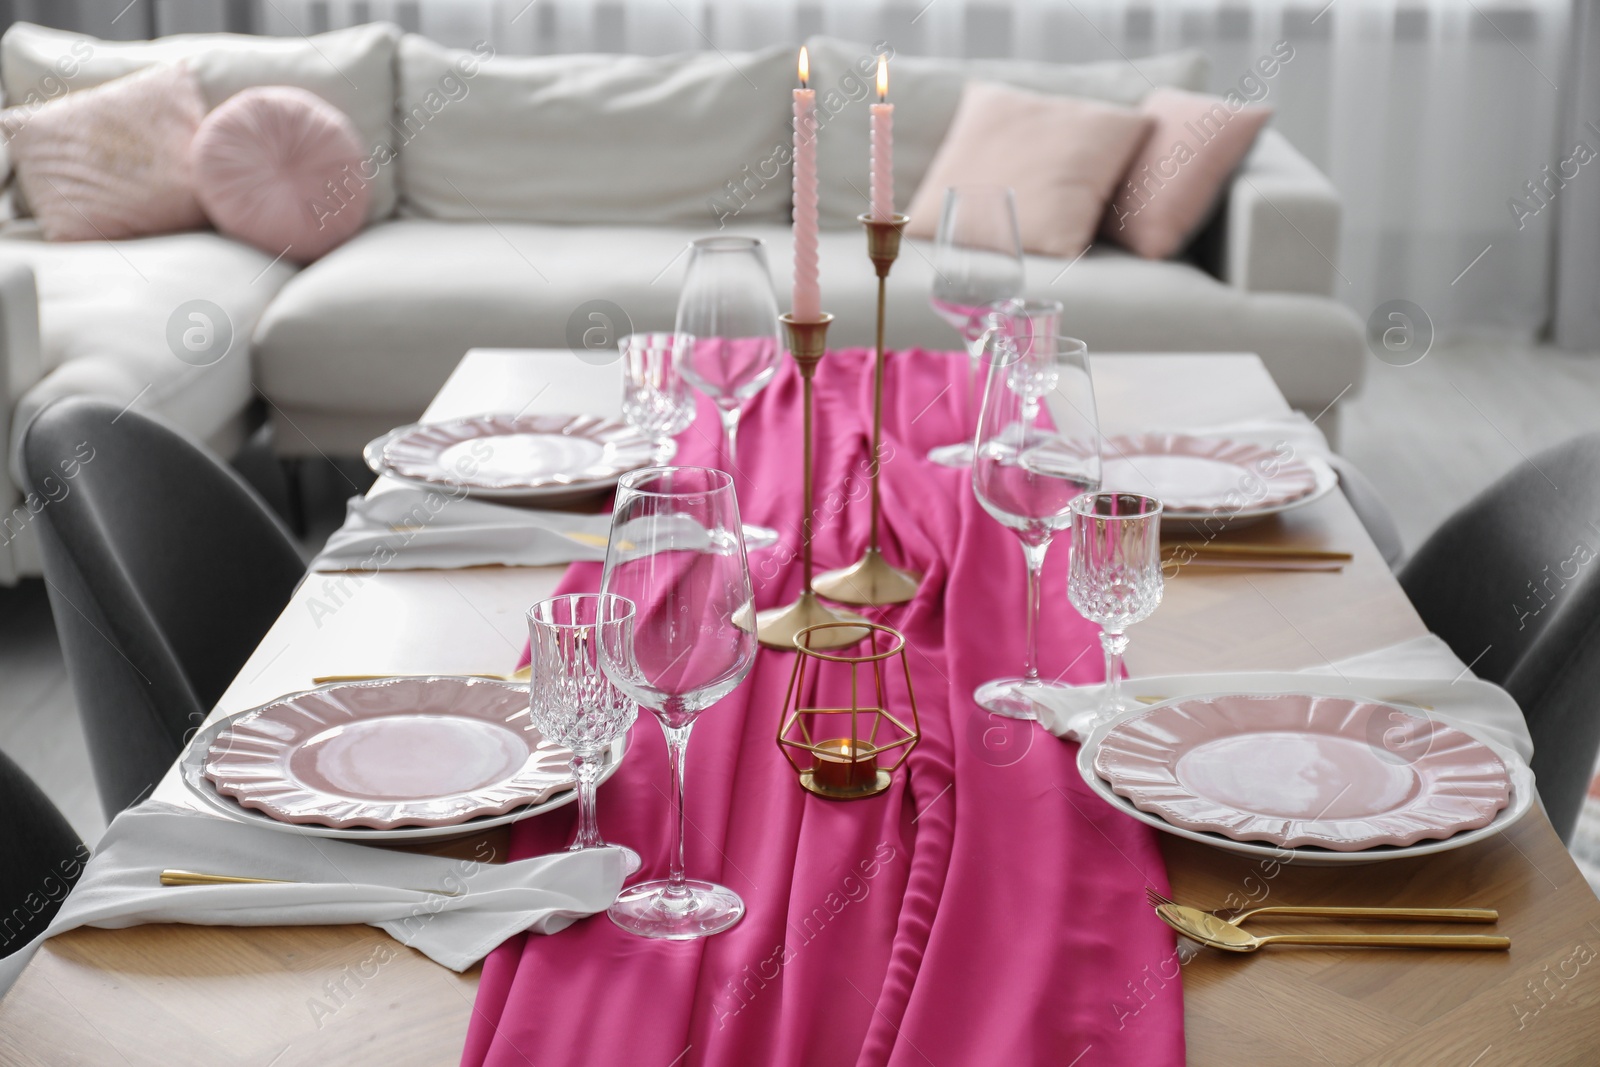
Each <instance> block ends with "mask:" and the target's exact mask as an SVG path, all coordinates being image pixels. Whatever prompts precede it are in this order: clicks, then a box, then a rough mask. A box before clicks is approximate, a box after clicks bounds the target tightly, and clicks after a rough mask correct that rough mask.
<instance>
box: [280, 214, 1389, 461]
mask: <svg viewBox="0 0 1600 1067" xmlns="http://www.w3.org/2000/svg"><path fill="white" fill-rule="evenodd" d="M729 232H739V233H745V234H748V235H750V236H754V237H759V238H762V239H763V240H764V241H766V242H767V244H768V258H769V262H770V265H771V268H772V274H773V281H774V284H775V285H776V287H777V291H778V294H779V306H780V307H787V306H788V294H789V284H790V277H791V271H790V255H791V253H790V245H789V231H788V228H787V227H784V226H749V227H741V228H740V229H739V230H737V231H732V230H730V231H729ZM700 236H704V231H703V230H699V229H672V228H666V227H625V226H586V227H566V226H549V225H534V224H526V223H495V224H493V225H490V224H486V223H476V224H474V223H446V222H438V221H432V220H422V219H397V220H394V221H391V222H387V223H384V224H382V225H379V226H374V227H371V228H369V229H367V230H366V231H364V232H363V233H361V234H359V235H358V236H356V237H355V238H354V239H353V240H351V241H350V242H348V243H347V244H345V245H343V246H341V247H340V248H338V249H336V250H334V251H333V252H332V253H331V254H329V255H328V256H326V257H324V258H323V259H321V260H319V261H318V262H316V263H314V264H312V265H311V266H309V267H307V268H305V269H304V270H303V271H301V272H300V273H299V274H298V275H296V276H295V277H294V278H293V279H292V280H291V281H290V282H289V283H288V284H287V285H286V286H284V289H283V292H282V293H281V294H280V295H279V297H278V298H277V299H276V300H275V301H274V302H273V303H272V305H271V307H269V308H268V309H267V313H266V315H265V316H263V318H262V321H261V325H260V327H259V328H258V330H257V333H256V339H255V361H256V368H257V376H258V382H259V384H260V387H261V389H262V391H263V392H264V393H265V394H266V395H267V396H268V398H269V399H271V400H272V401H273V402H274V404H276V405H279V406H280V407H281V408H282V409H284V410H286V411H288V412H291V413H296V412H299V413H305V416H306V422H307V427H308V428H307V429H306V432H307V433H308V434H311V435H312V436H313V439H316V437H317V435H316V434H315V433H314V432H313V431H312V430H311V429H309V425H310V423H311V422H312V421H315V422H316V423H317V424H318V425H322V426H331V425H335V424H336V423H335V422H334V421H333V420H331V419H324V418H322V416H330V417H331V416H340V415H349V416H367V418H365V419H364V420H363V421H362V423H361V425H362V429H361V431H360V432H362V433H366V432H367V431H369V430H371V431H372V432H374V433H375V432H379V431H381V430H382V429H385V428H386V426H385V425H384V422H385V420H388V423H389V424H393V423H398V422H403V421H406V420H408V419H414V418H416V417H417V416H419V415H420V414H421V412H422V410H423V408H424V407H426V405H427V403H428V401H429V400H430V399H431V398H432V397H433V395H434V393H435V392H437V391H438V389H439V387H440V386H441V385H442V384H443V383H444V380H445V379H446V378H447V377H448V376H449V373H450V371H451V370H452V369H453V368H454V367H455V365H456V363H457V362H458V361H459V360H460V359H461V356H462V354H463V353H464V352H465V351H466V350H467V349H469V348H474V347H508V348H520V347H528V348H552V349H566V348H567V347H568V343H569V342H568V337H569V331H573V333H574V334H576V335H581V333H582V332H583V330H584V329H585V328H587V327H589V326H591V325H593V320H591V319H589V317H588V312H589V310H590V309H591V306H592V302H594V301H597V300H603V301H609V302H611V303H613V304H615V305H617V306H618V307H620V308H621V309H622V310H623V311H624V312H625V313H626V315H627V318H628V320H629V323H631V327H632V328H633V329H636V330H666V329H671V328H672V325H673V319H674V316H675V312H676V306H677V294H678V287H679V285H680V284H681V281H682V277H683V268H684V260H685V258H686V257H685V255H684V252H685V249H686V247H687V244H688V242H689V241H690V240H691V239H692V238H695V237H700ZM821 257H822V278H823V290H822V303H823V307H824V308H825V309H826V310H828V311H831V312H833V314H834V316H835V323H834V326H833V328H832V330H831V331H830V333H829V338H828V339H829V342H830V343H832V344H833V345H835V346H848V345H867V344H870V343H871V341H872V334H873V327H874V316H875V306H876V293H877V290H876V281H875V277H874V274H873V269H872V264H871V262H870V261H869V260H868V259H867V256H866V251H865V243H864V238H863V237H862V234H861V233H860V232H859V231H857V232H854V233H851V232H846V231H831V232H825V233H823V235H822V242H821ZM1027 269H1028V287H1029V291H1030V293H1031V294H1032V295H1035V296H1050V297H1054V298H1056V299H1059V300H1062V301H1063V302H1064V303H1065V305H1066V315H1065V318H1064V320H1063V321H1064V322H1065V323H1066V324H1067V329H1069V330H1070V331H1071V332H1073V333H1074V334H1077V335H1078V336H1081V337H1083V338H1084V340H1086V341H1087V342H1088V343H1089V346H1090V351H1091V352H1095V351H1102V352H1109V351H1174V350H1176V351H1190V350H1192V351H1212V352H1218V351H1230V352H1257V353H1259V354H1260V355H1261V356H1262V358H1263V359H1264V360H1265V361H1266V363H1267V367H1268V369H1269V370H1271V371H1272V373H1273V376H1274V377H1275V378H1276V379H1277V381H1278V384H1279V386H1280V387H1281V388H1282V389H1283V390H1284V392H1285V394H1286V395H1287V396H1288V398H1289V400H1290V402H1291V403H1294V404H1296V405H1297V406H1300V407H1310V408H1311V409H1312V410H1313V412H1315V411H1316V410H1319V409H1320V408H1321V407H1322V406H1323V405H1324V404H1327V403H1328V402H1330V401H1332V400H1333V399H1334V398H1335V397H1336V396H1338V395H1339V393H1340V392H1341V391H1342V390H1343V389H1345V388H1346V387H1347V386H1349V385H1350V384H1351V383H1353V382H1358V381H1359V380H1360V376H1361V368H1362V353H1363V347H1362V334H1361V328H1360V324H1359V322H1357V321H1356V320H1355V317H1354V315H1353V313H1351V312H1350V311H1349V310H1348V309H1345V308H1343V307H1342V306H1340V305H1338V304H1335V303H1333V302H1332V301H1330V300H1327V299H1325V298H1318V297H1310V296H1301V295H1293V294H1277V293H1273V294H1260V293H1246V292H1242V291H1240V290H1237V289H1233V288H1230V287H1228V286H1225V285H1223V284H1222V283H1221V282H1219V281H1217V280H1216V279H1215V278H1213V277H1211V276H1210V275H1208V274H1205V273H1204V272H1202V271H1201V270H1199V269H1198V268H1196V267H1194V266H1191V265H1189V264H1186V263H1181V262H1175V261H1166V262H1151V261H1148V260H1142V259H1139V258H1138V257H1136V256H1133V255H1131V254H1129V253H1127V252H1124V251H1121V250H1117V249H1112V248H1105V247H1101V246H1097V247H1096V248H1094V249H1092V250H1091V251H1090V252H1089V253H1088V254H1086V255H1085V256H1083V258H1081V259H1079V260H1078V261H1076V262H1073V261H1070V260H1063V259H1053V258H1048V257H1043V256H1030V257H1029V258H1028V264H1027ZM932 277H933V267H932V249H931V247H930V246H929V244H928V242H925V241H910V240H908V241H906V242H905V246H904V250H903V251H902V253H901V255H900V258H899V260H898V262H897V263H896V264H895V267H894V271H893V273H891V274H890V276H889V303H888V340H889V344H890V345H891V346H893V347H895V348H908V347H922V348H936V349H956V348H959V347H960V342H959V341H958V340H957V338H956V335H955V333H954V332H953V331H952V330H951V329H950V328H949V326H947V325H946V324H945V323H944V322H943V321H942V320H940V319H939V318H938V317H937V316H935V315H934V314H933V312H932V311H931V310H930V309H929V307H928V291H929V287H930V283H931V281H932ZM574 325H575V326H576V329H575V330H574V329H573V327H574ZM626 328H628V327H627V325H622V324H619V325H618V326H617V329H619V330H623V329H626ZM573 358H574V359H577V356H574V357H573ZM591 358H592V357H591ZM823 373H826V370H824V371H823ZM297 417H298V416H297ZM352 436H353V435H352ZM369 436H370V434H369ZM324 440H326V439H324ZM359 444H360V441H356V440H353V439H350V440H345V441H343V443H342V444H340V446H339V450H340V451H343V452H347V453H349V452H352V451H354V450H355V448H357V447H359ZM323 447H325V448H326V447H327V445H326V444H324V445H323Z"/></svg>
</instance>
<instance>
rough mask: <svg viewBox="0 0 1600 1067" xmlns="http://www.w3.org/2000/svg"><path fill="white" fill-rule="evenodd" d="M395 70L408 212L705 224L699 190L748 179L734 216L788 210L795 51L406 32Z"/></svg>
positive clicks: (707, 194)
mask: <svg viewBox="0 0 1600 1067" xmlns="http://www.w3.org/2000/svg"><path fill="white" fill-rule="evenodd" d="M399 69H400V97H399V107H398V109H397V112H396V118H395V123H396V127H397V131H396V132H397V134H399V136H400V137H401V138H402V145H401V148H400V161H399V167H400V191H401V197H402V200H403V202H404V205H405V208H406V210H407V211H409V212H411V213H414V214H417V215H420V216H424V217H427V218H435V219H449V220H455V221H468V222H478V221H480V220H482V219H485V218H488V219H493V220H496V221H499V220H513V221H520V222H583V223H602V224H604V223H654V224H658V225H673V224H679V225H701V226H705V225H710V226H714V225H715V224H716V219H717V214H716V212H715V211H714V209H713V208H712V207H710V206H709V204H708V202H709V201H710V200H712V198H714V197H719V196H720V197H723V198H724V199H725V198H726V197H727V192H726V185H727V183H729V182H736V183H744V182H746V181H749V182H750V188H752V189H753V190H755V191H754V192H753V193H752V194H751V199H752V203H751V204H750V206H749V207H748V208H746V209H745V210H744V211H743V212H741V213H740V217H739V218H740V222H741V223H745V222H759V221H769V222H770V221H781V220H783V219H785V218H787V217H788V212H789V178H788V170H787V169H784V168H782V160H783V159H787V151H786V148H785V146H787V145H788V144H789V142H790V135H789V125H788V123H789V116H790V94H789V90H790V89H791V88H792V87H793V85H794V81H795V60H794V52H793V50H790V49H785V48H769V49H765V50H763V51H760V52H747V53H734V54H724V53H721V52H703V53H691V54H684V55H676V56H612V55H578V56H517V57H500V56H496V57H492V58H489V59H480V58H479V57H478V56H477V55H475V54H473V53H471V52H464V51H459V50H455V49H448V48H444V47H441V46H440V45H437V44H434V43H433V42H432V41H429V40H428V39H427V38H424V37H419V36H415V35H410V34H408V35H407V36H406V37H405V38H404V39H403V40H402V41H401V43H400V68H399ZM469 70H470V71H472V72H473V73H472V74H471V75H470V76H466V72H467V71H469ZM441 86H446V87H448V88H441ZM780 149H785V154H784V155H783V157H782V158H781V159H777V160H774V155H775V153H777V152H778V151H779V150H780ZM764 164H765V165H766V175H767V176H766V177H765V178H762V179H751V178H749V175H747V174H746V172H745V170H744V169H743V168H746V167H748V168H749V171H750V173H752V174H754V173H757V172H758V171H759V170H760V169H761V168H762V167H763V165H764Z"/></svg>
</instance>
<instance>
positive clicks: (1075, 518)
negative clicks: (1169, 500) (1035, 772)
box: [1067, 493, 1165, 737]
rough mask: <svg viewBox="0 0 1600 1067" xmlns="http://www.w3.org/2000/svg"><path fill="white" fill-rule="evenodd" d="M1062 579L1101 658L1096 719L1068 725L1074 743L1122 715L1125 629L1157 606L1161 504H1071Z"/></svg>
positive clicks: (1108, 497)
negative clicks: (1093, 629)
mask: <svg viewBox="0 0 1600 1067" xmlns="http://www.w3.org/2000/svg"><path fill="white" fill-rule="evenodd" d="M1067 574H1068V577H1067V597H1068V599H1070V600H1071V601H1072V606H1073V607H1075V608H1077V609H1078V614H1080V615H1082V616H1083V617H1084V618H1086V619H1088V620H1089V621H1090V622H1097V623H1099V624H1100V628H1101V632H1100V644H1101V645H1102V646H1103V647H1104V649H1105V653H1106V684H1105V688H1104V689H1103V690H1101V697H1100V710H1099V713H1098V714H1091V715H1090V716H1088V717H1087V718H1088V721H1087V722H1086V723H1085V724H1083V725H1082V726H1080V725H1079V724H1078V723H1077V722H1074V723H1073V724H1072V726H1073V729H1074V731H1075V732H1076V733H1077V734H1078V736H1079V737H1087V736H1088V735H1089V733H1090V731H1092V730H1093V729H1094V728H1095V726H1097V725H1099V724H1100V723H1103V722H1105V721H1106V720H1107V719H1109V718H1111V717H1112V716H1113V715H1116V714H1117V713H1118V712H1119V711H1121V710H1122V654H1123V653H1124V652H1125V651H1127V648H1128V634H1127V630H1128V627H1130V626H1132V625H1133V624H1134V623H1136V622H1142V621H1143V620H1145V619H1147V618H1149V617H1150V614H1151V612H1153V611H1155V610H1156V607H1157V605H1159V604H1160V603H1161V594H1162V591H1163V589H1164V585H1165V583H1164V581H1163V579H1162V575H1161V501H1159V500H1157V499H1155V498H1154V497H1148V496H1140V495H1138V494H1137V493H1090V494H1088V495H1086V496H1081V497H1079V498H1078V499H1077V500H1075V501H1073V503H1072V560H1071V563H1070V564H1069V566H1068V571H1067ZM1079 718H1084V716H1080V717H1079Z"/></svg>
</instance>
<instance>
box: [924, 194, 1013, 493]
mask: <svg viewBox="0 0 1600 1067" xmlns="http://www.w3.org/2000/svg"><path fill="white" fill-rule="evenodd" d="M1022 284H1023V272H1022V235H1021V231H1020V230H1019V229H1018V227H1017V204H1016V196H1015V195H1014V194H1013V193H1012V191H1011V190H1010V189H1008V188H1006V187H1005V186H1003V185H957V186H952V187H951V188H949V189H946V190H945V191H944V210H943V213H942V214H941V215H940V216H939V229H938V230H937V232H936V235H935V237H934V246H933V291H932V293H931V295H930V297H929V303H930V304H932V305H933V310H934V312H935V313H936V314H937V315H938V316H939V317H940V318H942V319H944V320H945V321H946V322H948V323H949V324H950V325H951V326H952V327H954V329H955V331H956V332H957V333H958V334H960V335H961V339H962V341H964V342H965V343H966V347H967V356H968V365H967V393H968V396H969V398H971V397H972V393H973V392H974V391H975V390H976V389H978V388H981V387H982V382H981V381H980V380H979V376H980V371H981V369H982V368H981V365H982V360H983V339H984V335H985V333H986V332H987V331H988V330H989V328H990V327H991V326H992V325H993V319H992V307H991V305H993V304H995V303H997V302H999V301H1003V300H1011V299H1014V298H1016V297H1020V296H1021V295H1022ZM973 399H975V398H973ZM962 428H963V429H964V430H966V431H967V437H966V439H965V440H962V441H958V442H956V443H955V444H949V445H940V446H939V447H937V448H935V449H932V450H931V451H929V453H928V458H929V459H930V460H932V461H933V462H934V463H937V464H939V465H940V466H944V467H966V466H970V465H971V463H972V435H971V430H972V427H971V426H970V425H967V426H964V427H962Z"/></svg>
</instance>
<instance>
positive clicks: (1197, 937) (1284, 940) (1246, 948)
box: [1156, 904, 1511, 952]
mask: <svg viewBox="0 0 1600 1067" xmlns="http://www.w3.org/2000/svg"><path fill="white" fill-rule="evenodd" d="M1156 914H1157V915H1159V916H1161V921H1162V922H1164V923H1166V924H1167V925H1168V926H1170V927H1172V928H1173V929H1174V930H1176V931H1178V933H1180V934H1182V935H1183V936H1184V937H1187V938H1189V939H1190V940H1193V941H1198V942H1200V943H1201V944H1202V945H1210V946H1211V947H1212V948H1220V949H1222V950H1223V951H1224V952H1254V951H1255V950H1256V949H1258V948H1261V947H1262V946H1264V945H1273V944H1278V945H1314V946H1319V947H1332V946H1343V947H1347V948H1348V947H1364V948H1453V949H1462V948H1474V949H1477V948H1483V949H1508V948H1510V947H1511V939H1510V938H1509V937H1491V936H1489V935H1486V934H1272V935H1270V936H1268V937H1257V936H1255V935H1254V934H1249V933H1246V932H1245V931H1243V930H1241V929H1239V928H1238V927H1237V926H1233V925H1230V924H1229V923H1225V922H1223V921H1222V920H1221V919H1219V918H1217V917H1216V916H1214V915H1207V914H1206V913H1205V912H1203V911H1199V910H1197V909H1195V908H1185V907H1184V906H1183V905H1181V904H1162V905H1161V906H1159V907H1158V908H1156Z"/></svg>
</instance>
